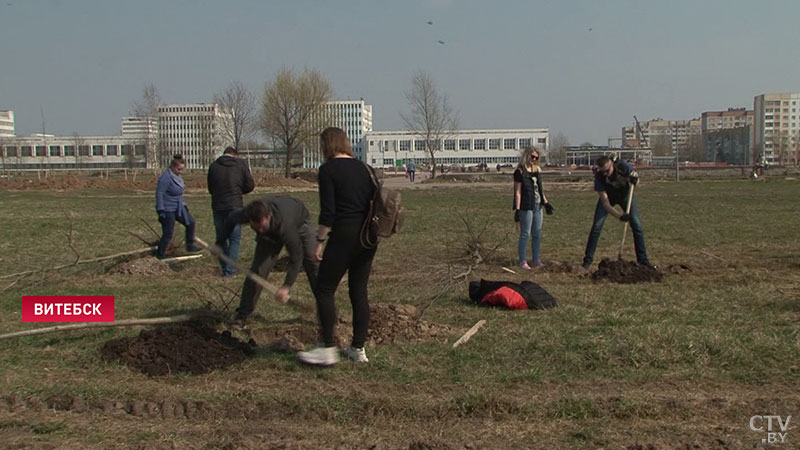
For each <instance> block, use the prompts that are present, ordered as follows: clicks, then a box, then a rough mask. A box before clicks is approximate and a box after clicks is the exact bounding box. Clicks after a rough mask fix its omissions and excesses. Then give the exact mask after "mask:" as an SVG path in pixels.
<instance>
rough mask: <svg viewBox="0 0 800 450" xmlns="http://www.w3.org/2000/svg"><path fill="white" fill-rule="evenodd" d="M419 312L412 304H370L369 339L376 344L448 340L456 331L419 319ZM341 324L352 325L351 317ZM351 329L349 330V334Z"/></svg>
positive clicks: (341, 321)
mask: <svg viewBox="0 0 800 450" xmlns="http://www.w3.org/2000/svg"><path fill="white" fill-rule="evenodd" d="M418 316H419V312H418V310H417V308H415V307H414V306H412V305H393V304H388V305H384V304H378V305H371V306H370V323H369V334H368V335H367V339H369V340H370V341H372V342H373V343H375V344H381V343H392V342H395V341H397V340H410V341H423V340H442V341H443V340H446V339H447V338H448V337H449V336H451V335H452V334H453V333H454V330H453V328H452V327H449V326H447V325H441V324H434V323H428V322H425V321H423V320H420V319H418ZM339 322H340V325H341V324H346V325H347V326H349V325H350V318H347V319H344V318H342V319H340V320H339ZM349 333H350V330H348V331H347V334H348V335H349Z"/></svg>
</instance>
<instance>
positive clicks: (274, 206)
mask: <svg viewBox="0 0 800 450" xmlns="http://www.w3.org/2000/svg"><path fill="white" fill-rule="evenodd" d="M246 222H249V223H250V228H252V229H253V231H255V232H256V251H255V255H254V256H253V264H252V266H251V268H250V270H251V271H253V272H255V273H257V274H258V275H260V276H261V277H262V278H267V276H269V273H270V271H271V270H272V267H273V266H274V265H275V261H276V260H277V259H278V254H279V253H280V252H281V249H282V248H283V246H284V245H285V246H286V250H288V252H289V267H288V268H287V269H286V277H285V278H284V281H283V285H282V286H281V288H280V289H278V292H276V293H275V299H276V300H278V301H280V302H282V303H286V301H288V300H289V290H290V289H291V287H292V285H293V284H294V282H295V281H296V280H297V274H298V273H299V272H300V266H301V265H302V266H303V268H304V269H305V271H306V275H307V276H308V282H309V284H310V285H311V291H312V292H314V289H315V287H316V285H317V271H318V270H319V261H317V258H316V255H315V250H316V246H317V239H316V235H317V229H316V227H315V226H314V223H313V222H312V221H311V216H310V215H309V213H308V210H307V209H306V207H305V205H303V203H302V202H300V201H299V200H296V199H294V198H291V197H271V198H270V197H267V198H262V199H259V200H253V201H252V202H250V203H249V204H248V205H247V207H245V208H241V209H238V210H236V211H234V212H233V213H232V214H231V215H230V216H228V219H227V220H226V221H225V227H224V230H223V237H225V236H227V235H228V234H229V233H231V232H232V231H233V229H234V227H235V226H237V225H239V224H242V223H246ZM217 245H219V242H217ZM259 296H261V286H260V285H258V284H257V283H255V282H254V281H253V280H251V279H249V278H247V279H246V280H245V282H244V287H243V288H242V295H241V298H240V301H239V307H238V308H236V318H235V320H236V321H238V322H240V324H244V321H245V320H246V319H247V317H248V316H250V314H252V313H253V311H254V310H255V307H256V302H258V298H259Z"/></svg>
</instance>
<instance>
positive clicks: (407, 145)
mask: <svg viewBox="0 0 800 450" xmlns="http://www.w3.org/2000/svg"><path fill="white" fill-rule="evenodd" d="M410 150H411V141H410V140H404V141H400V151H401V152H407V151H410Z"/></svg>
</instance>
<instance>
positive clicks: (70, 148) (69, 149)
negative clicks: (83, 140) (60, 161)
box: [64, 145, 75, 156]
mask: <svg viewBox="0 0 800 450" xmlns="http://www.w3.org/2000/svg"><path fill="white" fill-rule="evenodd" d="M64 156H75V146H74V145H65V146H64Z"/></svg>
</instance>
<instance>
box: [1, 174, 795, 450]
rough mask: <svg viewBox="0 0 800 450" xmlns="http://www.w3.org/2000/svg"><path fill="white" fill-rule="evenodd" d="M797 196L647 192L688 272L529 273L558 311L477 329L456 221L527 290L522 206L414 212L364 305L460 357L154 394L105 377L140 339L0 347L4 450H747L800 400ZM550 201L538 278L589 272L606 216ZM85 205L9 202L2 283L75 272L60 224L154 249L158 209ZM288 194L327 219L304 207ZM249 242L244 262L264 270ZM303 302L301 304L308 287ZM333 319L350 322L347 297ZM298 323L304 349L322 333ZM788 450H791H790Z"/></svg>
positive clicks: (242, 375)
mask: <svg viewBox="0 0 800 450" xmlns="http://www.w3.org/2000/svg"><path fill="white" fill-rule="evenodd" d="M797 186H798V185H797V183H796V182H792V181H780V180H773V179H770V180H768V181H767V182H758V183H750V182H744V181H741V182H740V181H713V182H694V181H692V182H685V183H681V184H672V183H658V184H649V185H648V184H644V185H643V186H642V188H641V189H640V190H637V195H638V196H639V197H638V198H639V202H640V208H641V210H642V215H643V221H644V226H645V233H646V236H647V244H648V249H649V252H650V254H651V259H652V260H653V261H654V262H656V263H658V264H660V265H661V266H668V265H670V264H685V265H687V266H689V268H690V271H688V272H685V273H681V274H679V275H670V276H668V277H667V279H666V280H665V281H664V282H663V283H657V284H642V285H634V286H631V285H613V284H608V283H600V284H595V283H593V282H591V281H590V280H589V279H587V278H582V277H578V276H576V275H575V274H571V273H550V272H533V273H531V274H530V277H531V278H532V279H533V280H534V281H536V282H539V283H540V284H542V285H543V286H544V287H545V288H546V289H547V290H548V291H550V292H551V293H553V295H554V296H555V297H556V298H557V299H558V300H559V304H560V306H559V307H558V308H556V309H553V310H548V311H536V312H508V311H502V310H490V309H483V308H478V307H476V306H473V305H471V304H469V303H468V302H467V300H466V296H467V295H466V281H461V280H458V281H455V282H452V283H449V284H448V279H449V278H451V277H452V275H453V274H458V273H460V272H461V271H462V269H463V268H464V264H465V263H464V261H463V260H460V259H459V258H462V257H463V256H464V252H465V251H466V248H465V247H462V246H460V245H459V242H462V241H463V242H465V239H466V235H465V233H464V231H463V223H462V222H461V220H459V218H458V217H457V215H456V214H454V213H453V212H454V211H456V212H458V211H466V210H469V211H470V217H471V218H472V219H473V220H474V221H475V223H476V224H481V223H483V222H484V221H486V220H489V221H491V222H492V223H493V226H492V227H489V228H488V229H487V231H486V232H485V235H484V236H483V239H485V242H486V243H493V242H496V241H500V240H502V239H503V238H504V237H506V236H507V235H508V233H509V232H511V233H512V235H511V237H510V238H506V239H505V241H504V242H503V244H502V245H501V246H500V248H499V249H498V251H497V253H496V255H495V256H493V257H492V258H490V260H489V262H487V263H484V264H482V265H481V266H479V267H477V268H475V270H474V271H473V272H472V273H471V274H470V275H469V278H470V279H479V278H481V277H483V278H487V279H508V280H519V279H520V276H514V275H512V274H509V273H506V272H504V271H503V270H502V269H501V266H502V265H509V264H512V263H513V261H514V259H515V256H514V254H515V248H516V239H515V237H514V234H513V233H514V225H513V222H512V214H511V210H510V208H509V207H508V206H509V205H510V198H509V191H510V189H505V188H498V187H479V186H468V187H462V188H455V189H454V188H441V187H437V188H433V189H427V190H418V191H407V192H405V193H404V199H405V203H406V207H407V211H408V212H407V214H408V216H407V220H406V228H405V230H404V231H403V233H402V234H399V235H397V236H396V237H393V238H391V239H389V240H386V241H384V242H383V243H382V245H381V248H380V250H379V252H378V259H377V261H376V263H375V270H374V272H373V277H372V280H371V285H370V294H371V299H372V301H373V302H375V303H408V304H412V305H414V306H417V307H418V308H427V310H426V312H425V320H427V321H431V322H435V323H441V324H445V325H449V326H452V327H454V328H457V329H461V330H463V329H466V328H467V327H469V326H470V325H472V324H473V323H475V322H476V321H477V320H478V319H486V320H487V326H486V328H485V329H484V330H482V331H481V332H480V333H479V334H478V335H476V336H475V337H474V338H473V339H471V340H470V341H469V343H468V344H466V345H465V346H463V347H461V348H459V349H458V350H452V349H451V348H450V346H449V345H447V344H442V343H439V342H426V341H423V342H399V343H396V344H395V345H377V346H369V347H368V353H369V357H370V360H371V363H370V364H369V365H367V366H355V365H351V364H340V365H338V366H336V367H334V368H331V369H327V370H317V369H312V368H306V367H301V366H298V365H297V363H296V362H295V361H294V358H293V356H292V355H286V354H281V353H275V352H270V351H267V350H260V351H259V352H258V354H257V356H256V357H255V358H252V359H250V360H248V361H246V362H245V363H243V364H240V365H238V366H234V367H232V368H230V369H228V370H225V371H217V372H213V373H210V374H207V375H203V376H196V377H191V376H182V375H172V376H168V377H162V378H147V377H146V376H144V375H141V374H139V373H136V372H134V371H132V370H130V369H128V368H127V367H123V366H119V365H116V364H108V363H104V362H102V361H101V360H100V357H99V352H98V349H99V347H100V346H101V345H102V343H103V342H105V341H106V340H108V339H111V338H114V337H119V336H128V335H132V334H135V333H136V332H138V331H137V330H135V329H133V330H131V329H114V330H103V331H86V332H73V333H71V334H61V335H49V336H40V337H31V338H24V339H19V340H14V341H0V380H2V386H3V387H2V388H0V398H2V399H3V400H2V401H0V440H2V442H4V447H7V448H28V447H34V448H56V447H57V448H109V447H117V448H128V447H132V448H209V449H210V448H288V449H293V448H382V449H394V448H398V449H399V448H439V449H446V448H454V449H455V448H542V449H550V448H637V447H636V445H637V444H639V445H641V448H648V447H647V446H648V445H649V444H652V446H653V447H654V448H658V449H663V448H687V446H688V448H731V449H735V448H752V447H753V446H755V445H756V444H758V443H759V442H760V440H761V438H762V437H763V436H762V435H761V434H759V433H755V432H752V431H751V430H750V429H749V428H748V421H749V418H750V416H752V415H755V414H779V415H782V416H786V415H790V414H792V413H796V408H797V404H798V401H799V400H800V395H798V393H797V392H798V389H797V388H798V382H797V379H798V374H800V353H799V352H798V350H800V334H799V332H798V330H800V327H798V325H797V324H798V316H800V295H798V294H800V275H798V270H797V269H798V267H800V243H798V241H797V240H796V238H795V232H796V230H795V228H796V213H795V212H794V209H793V208H791V206H789V205H791V204H793V202H794V201H795V197H796V191H797ZM547 187H549V188H550V189H549V192H548V198H550V200H551V201H552V202H553V204H554V205H555V206H556V209H557V212H556V215H555V216H550V217H546V219H545V225H544V227H545V231H544V233H545V234H544V242H543V257H544V259H545V260H553V261H558V262H563V263H570V264H578V263H579V262H580V258H581V256H582V251H583V246H584V244H585V238H586V233H587V232H588V228H589V225H590V222H591V214H592V212H593V207H594V201H595V197H594V196H593V194H591V193H590V192H588V191H582V190H576V189H573V188H572V187H570V188H569V189H563V190H560V189H559V188H558V186H553V185H550V186H547ZM85 193H86V192H63V193H46V192H26V193H14V192H7V193H0V201H2V204H3V205H4V217H3V219H2V225H3V232H2V233H3V236H2V239H0V254H2V258H1V259H0V275H2V274H3V273H10V272H14V271H18V270H24V269H25V268H28V267H43V266H52V265H56V264H60V263H67V262H69V261H71V259H72V258H74V254H73V253H72V252H71V250H70V249H69V248H68V246H67V244H66V243H67V241H66V238H65V233H66V231H68V226H67V225H66V222H65V220H64V217H66V215H67V214H68V213H70V212H72V213H74V214H75V215H76V216H75V219H74V227H75V231H76V237H75V245H76V248H77V249H78V250H79V251H80V252H81V254H82V255H84V256H85V257H91V256H100V255H104V254H110V253H114V252H118V251H123V250H128V249H132V248H138V246H140V245H141V244H140V243H139V242H138V241H137V240H136V239H135V238H133V237H131V236H129V235H128V233H127V231H142V229H141V227H142V226H141V224H140V222H139V220H138V218H139V217H145V218H148V219H152V222H153V224H155V220H154V219H153V218H152V216H153V212H152V209H153V208H152V199H151V198H150V195H138V194H132V193H131V192H111V193H109V192H104V193H103V194H102V195H96V194H98V192H97V191H90V192H89V193H90V194H94V195H93V196H86V195H84V194H85ZM116 195H120V196H122V199H121V198H115V196H116ZM295 195H296V196H297V197H299V198H301V199H302V200H304V201H305V202H306V203H307V204H308V205H309V208H310V209H311V210H312V211H315V210H316V209H317V200H316V197H315V194H314V193H313V192H309V193H299V194H295ZM189 204H190V207H191V208H192V213H193V214H194V215H195V216H196V217H197V219H198V224H199V227H198V230H199V231H198V233H199V235H200V236H202V237H211V236H213V225H212V224H211V220H210V219H211V218H210V211H209V208H208V204H209V201H208V198H207V197H206V196H204V195H201V194H197V195H194V196H191V197H190V198H189ZM619 228H620V227H619V226H618V225H617V224H615V223H613V222H612V221H611V220H609V221H608V222H607V224H606V229H605V231H604V234H603V236H602V239H601V243H600V248H599V249H598V254H597V256H598V259H599V257H602V256H609V257H613V256H615V255H616V250H617V246H618V242H619V238H620V233H621V231H620V230H619ZM179 231H180V228H179ZM250 233H251V232H249V231H245V236H244V238H243V249H242V255H241V260H242V261H249V260H250V258H251V257H252V251H253V243H252V239H251V237H252V234H250ZM206 240H208V239H206ZM632 252H633V250H632V248H630V249H629V250H628V254H629V257H630V258H632V257H633V255H632ZM701 252H705V253H706V254H703V253H701ZM708 254H711V255H714V256H708ZM720 258H721V259H720ZM214 272H215V270H214V264H213V263H212V262H211V261H209V260H207V259H205V260H204V261H200V262H197V261H194V262H190V263H187V264H186V265H185V267H184V268H183V269H182V270H181V271H180V272H177V273H175V274H173V275H169V276H154V277H148V278H146V279H145V278H136V277H123V276H119V275H115V276H109V275H106V274H105V273H103V271H102V270H100V268H94V269H93V270H88V271H87V270H76V269H72V270H66V271H62V272H60V273H57V274H47V275H46V276H39V277H37V278H31V279H26V280H23V281H22V282H20V284H19V285H17V286H12V287H11V288H10V289H8V290H6V291H5V292H3V293H2V294H0V312H2V313H3V314H2V316H0V329H2V330H3V331H15V330H19V329H25V328H32V327H33V326H31V325H29V324H22V323H21V322H20V316H19V305H20V296H21V295H27V294H113V295H115V296H116V305H117V314H116V315H117V317H118V318H120V319H122V318H131V317H148V316H161V315H168V314H172V313H175V312H179V311H185V310H187V309H191V308H194V307H196V306H198V304H199V300H198V298H197V297H198V296H197V295H196V294H195V293H194V292H193V291H192V290H191V287H192V286H196V284H197V279H198V277H200V278H202V279H205V280H209V281H210V282H212V283H215V285H216V284H219V285H220V286H222V285H224V286H225V287H227V288H229V289H231V290H238V289H239V288H240V287H241V280H240V279H236V280H224V281H223V280H222V279H217V278H214V275H213V274H214ZM281 275H282V274H273V275H272V277H273V280H279V278H277V277H280V276H281ZM3 281H4V282H5V281H9V283H10V282H11V280H3ZM445 285H447V286H449V287H448V289H447V290H445V291H443V290H442V289H441V287H442V286H445ZM5 287H6V284H0V290H2V289H4V288H5ZM295 290H296V291H297V292H295V293H294V294H295V296H297V297H300V298H302V299H303V301H306V302H310V301H311V300H310V297H309V291H308V287H307V285H306V283H305V278H304V277H303V276H301V279H300V280H299V281H298V284H297V285H296V288H295ZM437 295H438V297H436V298H434V297H435V296H437ZM338 298H339V300H340V302H339V306H340V310H341V313H343V314H348V313H349V305H348V302H347V300H346V288H344V287H343V288H342V289H340V292H339V293H338ZM432 300H433V301H432ZM428 305H430V307H428ZM257 311H258V313H259V315H260V316H261V317H260V319H259V320H257V322H256V325H255V326H256V327H260V328H262V329H265V330H270V329H274V328H277V327H281V326H285V325H286V324H287V323H289V322H291V321H293V320H294V319H296V318H297V312H296V311H295V310H292V309H288V308H284V307H281V306H279V305H276V304H275V303H274V302H273V301H271V300H270V299H268V298H266V296H265V298H262V300H261V303H260V304H259V306H258V309H257ZM304 319H305V321H304V322H298V323H300V324H301V325H302V326H305V327H307V328H309V329H312V328H313V325H311V323H313V320H314V317H313V315H309V316H307V317H304ZM457 337H458V336H457V335H454V336H453V337H452V339H451V340H450V342H452V340H454V339H456V338H457ZM307 344H311V342H308V343H307ZM76 399H77V400H76ZM165 402H166V403H167V404H168V405H173V406H174V405H180V407H181V408H183V409H182V410H181V411H183V412H182V414H177V415H176V414H174V413H172V414H170V413H165V412H163V410H169V411H173V412H174V409H173V408H172V406H170V407H169V408H167V407H165V406H164V405H165ZM148 404H152V407H151V409H147V405H148ZM189 404H191V405H193V406H191V407H190V406H188V405H189ZM76 405H78V406H76ZM81 405H83V406H81ZM134 405H138V406H134ZM142 405H144V406H142ZM142 408H144V409H142ZM793 408H794V410H793ZM190 410H191V411H192V412H191V413H189V412H188V411H190ZM142 411H145V412H142ZM147 411H150V412H147ZM198 411H199V412H198ZM788 439H789V442H791V444H790V446H794V445H796V442H797V439H800V437H796V436H793V434H792V432H791V431H790V434H789V437H788ZM173 446H174V447H173Z"/></svg>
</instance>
